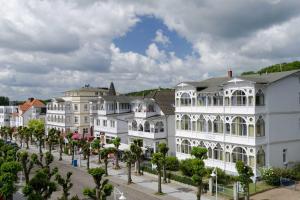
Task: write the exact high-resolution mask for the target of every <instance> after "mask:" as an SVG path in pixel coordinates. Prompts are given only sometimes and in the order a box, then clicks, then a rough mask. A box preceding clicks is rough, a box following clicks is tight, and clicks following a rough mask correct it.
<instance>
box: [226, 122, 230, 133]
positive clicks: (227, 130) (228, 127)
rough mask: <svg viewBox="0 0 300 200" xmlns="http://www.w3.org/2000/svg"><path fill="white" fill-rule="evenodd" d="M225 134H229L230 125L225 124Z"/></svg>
mask: <svg viewBox="0 0 300 200" xmlns="http://www.w3.org/2000/svg"><path fill="white" fill-rule="evenodd" d="M225 133H226V134H230V124H229V123H226V124H225Z"/></svg>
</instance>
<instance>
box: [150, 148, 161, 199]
mask: <svg viewBox="0 0 300 200" xmlns="http://www.w3.org/2000/svg"><path fill="white" fill-rule="evenodd" d="M151 162H152V164H154V165H156V170H157V178H158V189H157V193H158V194H161V193H162V190H161V169H162V166H163V155H162V153H160V152H158V153H154V154H153V155H152V159H151Z"/></svg>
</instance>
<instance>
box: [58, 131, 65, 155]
mask: <svg viewBox="0 0 300 200" xmlns="http://www.w3.org/2000/svg"><path fill="white" fill-rule="evenodd" d="M57 138H58V145H59V159H58V160H62V154H63V147H64V143H65V140H64V137H63V135H62V134H61V132H60V131H57Z"/></svg>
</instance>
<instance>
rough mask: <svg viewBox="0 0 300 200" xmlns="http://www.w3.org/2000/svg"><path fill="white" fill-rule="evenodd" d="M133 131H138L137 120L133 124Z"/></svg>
mask: <svg viewBox="0 0 300 200" xmlns="http://www.w3.org/2000/svg"><path fill="white" fill-rule="evenodd" d="M132 130H133V131H137V122H136V121H135V120H133V122H132Z"/></svg>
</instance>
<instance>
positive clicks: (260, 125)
mask: <svg viewBox="0 0 300 200" xmlns="http://www.w3.org/2000/svg"><path fill="white" fill-rule="evenodd" d="M256 136H257V137H263V136H265V121H264V120H263V118H262V116H260V117H259V118H258V120H257V122H256Z"/></svg>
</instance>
